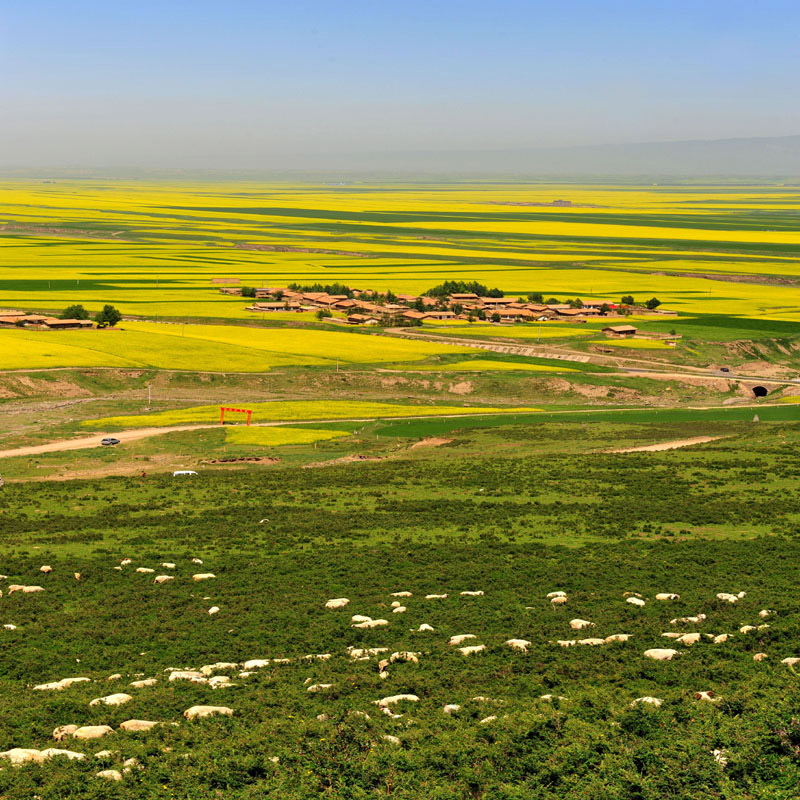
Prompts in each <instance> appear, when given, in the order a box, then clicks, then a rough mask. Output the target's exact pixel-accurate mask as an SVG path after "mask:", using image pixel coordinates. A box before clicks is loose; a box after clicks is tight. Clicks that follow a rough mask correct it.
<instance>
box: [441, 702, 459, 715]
mask: <svg viewBox="0 0 800 800" xmlns="http://www.w3.org/2000/svg"><path fill="white" fill-rule="evenodd" d="M442 711H444V713H445V714H457V713H458V712H459V711H461V706H460V705H459V704H458V703H448V704H447V705H446V706H443V707H442Z"/></svg>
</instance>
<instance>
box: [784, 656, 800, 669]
mask: <svg viewBox="0 0 800 800" xmlns="http://www.w3.org/2000/svg"><path fill="white" fill-rule="evenodd" d="M781 664H786V666H787V667H793V666H794V665H795V664H800V658H794V657H793V656H790V657H789V658H782V659H781Z"/></svg>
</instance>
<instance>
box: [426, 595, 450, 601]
mask: <svg viewBox="0 0 800 800" xmlns="http://www.w3.org/2000/svg"><path fill="white" fill-rule="evenodd" d="M425 599H426V600H447V595H446V594H426V595H425Z"/></svg>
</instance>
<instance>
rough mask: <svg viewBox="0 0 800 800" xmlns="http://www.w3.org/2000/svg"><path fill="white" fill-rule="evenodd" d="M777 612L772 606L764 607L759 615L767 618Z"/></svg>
mask: <svg viewBox="0 0 800 800" xmlns="http://www.w3.org/2000/svg"><path fill="white" fill-rule="evenodd" d="M774 613H775V612H774V611H773V610H772V609H770V608H762V609H761V611H759V612H758V616H759V617H761V619H766V618H767V617H771V616H772V615H773V614H774Z"/></svg>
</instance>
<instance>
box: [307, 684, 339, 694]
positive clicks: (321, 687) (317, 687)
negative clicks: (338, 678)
mask: <svg viewBox="0 0 800 800" xmlns="http://www.w3.org/2000/svg"><path fill="white" fill-rule="evenodd" d="M331 688H333V684H332V683H314V684H312V685H311V686H309V687H308V688H307V689H306V691H307V692H311V693H312V694H315V693H317V692H325V691H327V690H328V689H331Z"/></svg>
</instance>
